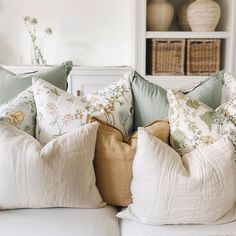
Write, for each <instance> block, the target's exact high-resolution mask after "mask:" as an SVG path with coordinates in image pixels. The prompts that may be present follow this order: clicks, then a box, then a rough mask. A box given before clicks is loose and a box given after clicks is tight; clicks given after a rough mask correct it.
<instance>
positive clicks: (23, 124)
mask: <svg viewBox="0 0 236 236" xmlns="http://www.w3.org/2000/svg"><path fill="white" fill-rule="evenodd" d="M0 121H3V122H6V123H8V124H10V125H13V126H15V127H16V128H18V129H21V130H23V131H25V132H26V133H28V134H29V135H31V136H35V127H36V105H35V102H34V94H33V91H32V86H31V87H29V88H28V89H26V90H25V91H23V92H22V93H20V94H19V95H18V96H17V97H16V98H14V99H12V100H10V101H9V102H7V103H5V104H3V105H1V106H0Z"/></svg>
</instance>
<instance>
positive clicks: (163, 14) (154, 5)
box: [147, 0, 174, 31]
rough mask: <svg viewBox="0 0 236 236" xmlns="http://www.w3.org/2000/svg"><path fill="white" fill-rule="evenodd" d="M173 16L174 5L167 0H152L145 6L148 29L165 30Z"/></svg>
mask: <svg viewBox="0 0 236 236" xmlns="http://www.w3.org/2000/svg"><path fill="white" fill-rule="evenodd" d="M173 16H174V6H173V5H172V4H171V3H170V2H168V1H167V0H152V1H151V2H150V3H149V4H148V6H147V27H148V30H150V31H167V30H168V29H169V28H170V25H171V22H172V20H173Z"/></svg>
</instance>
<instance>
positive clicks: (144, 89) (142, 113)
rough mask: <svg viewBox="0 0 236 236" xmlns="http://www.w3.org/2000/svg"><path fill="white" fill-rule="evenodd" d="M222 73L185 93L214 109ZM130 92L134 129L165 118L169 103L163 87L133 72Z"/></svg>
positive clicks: (220, 89)
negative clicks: (132, 104) (131, 94)
mask: <svg viewBox="0 0 236 236" xmlns="http://www.w3.org/2000/svg"><path fill="white" fill-rule="evenodd" d="M224 73H225V72H224V71H220V72H218V73H216V74H214V75H212V76H211V77H210V78H208V79H206V80H205V81H203V82H201V83H200V84H199V85H198V86H196V87H194V88H193V89H192V90H191V91H190V92H188V93H185V94H187V95H188V96H190V97H191V98H194V99H197V100H200V101H201V102H203V103H205V104H207V105H208V106H209V107H211V108H213V109H216V108H217V107H218V106H219V105H220V103H221V97H222V87H223V83H224ZM132 92H133V100H134V130H135V131H136V130H137V129H138V127H143V126H145V125H147V124H149V123H151V122H153V121H154V120H157V119H167V117H168V110H169V103H168V100H167V91H166V90H165V89H163V88H162V87H160V86H158V85H157V84H153V83H151V82H149V81H147V80H145V79H144V78H143V77H142V76H141V75H139V74H138V73H137V72H135V74H134V77H133V79H132Z"/></svg>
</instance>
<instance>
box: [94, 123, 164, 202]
mask: <svg viewBox="0 0 236 236" xmlns="http://www.w3.org/2000/svg"><path fill="white" fill-rule="evenodd" d="M146 129H147V130H149V131H150V132H151V133H152V134H153V135H155V136H157V137H159V138H160V139H162V140H163V141H164V142H166V143H167V142H168V138H169V123H168V122H166V121H155V122H154V123H152V124H150V125H148V126H146ZM136 145H137V134H136V133H135V134H134V135H132V136H131V138H130V140H129V141H128V142H126V141H125V140H124V137H123V135H122V133H121V132H120V131H119V130H118V129H116V128H115V127H113V126H111V125H109V124H105V123H102V122H101V123H100V126H99V129H98V137H97V145H96V154H95V159H94V163H95V173H96V178H97V186H98V189H99V191H100V193H101V195H102V198H103V200H104V201H105V202H107V203H108V204H111V205H117V206H127V205H128V204H129V203H130V202H131V193H130V183H131V180H132V163H133V158H134V155H135V152H136Z"/></svg>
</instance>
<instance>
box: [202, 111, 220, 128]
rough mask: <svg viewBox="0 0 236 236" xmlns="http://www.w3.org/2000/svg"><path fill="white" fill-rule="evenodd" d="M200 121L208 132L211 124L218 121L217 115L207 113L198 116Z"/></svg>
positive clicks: (212, 112)
mask: <svg viewBox="0 0 236 236" xmlns="http://www.w3.org/2000/svg"><path fill="white" fill-rule="evenodd" d="M200 118H201V120H202V121H204V122H205V123H206V125H207V126H208V129H209V131H212V124H214V123H215V121H216V120H217V119H218V115H217V114H216V113H215V112H214V111H207V112H206V113H204V114H202V115H200Z"/></svg>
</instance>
